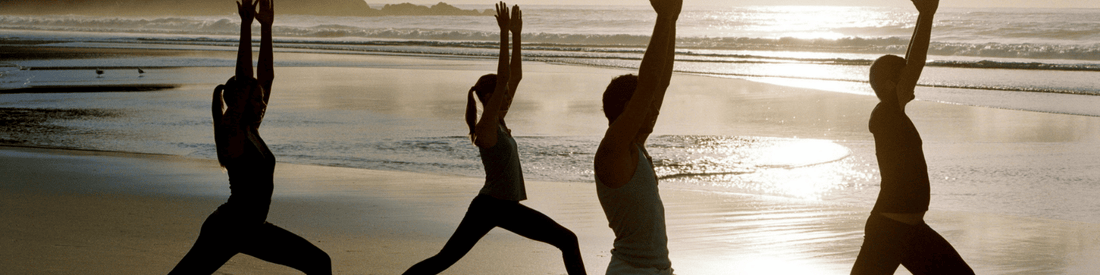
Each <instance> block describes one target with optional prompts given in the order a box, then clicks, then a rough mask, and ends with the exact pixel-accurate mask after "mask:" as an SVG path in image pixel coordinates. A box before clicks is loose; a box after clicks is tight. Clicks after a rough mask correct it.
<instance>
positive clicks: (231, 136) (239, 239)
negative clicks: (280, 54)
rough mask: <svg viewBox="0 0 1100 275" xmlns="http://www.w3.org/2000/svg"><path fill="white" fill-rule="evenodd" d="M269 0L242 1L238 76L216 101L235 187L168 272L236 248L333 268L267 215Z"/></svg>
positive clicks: (306, 268)
mask: <svg viewBox="0 0 1100 275" xmlns="http://www.w3.org/2000/svg"><path fill="white" fill-rule="evenodd" d="M271 2H272V0H259V2H252V3H249V2H245V3H244V4H241V3H239V2H238V3H237V9H238V12H239V13H240V15H241V40H240V48H239V50H238V52H237V70H236V76H234V77H233V78H230V79H229V81H228V82H226V83H225V85H218V87H217V88H216V89H215V90H214V95H213V101H212V105H211V112H212V116H213V119H214V142H215V144H216V146H217V152H218V162H219V163H220V164H221V165H222V167H224V168H225V170H226V172H227V174H229V189H230V192H231V194H230V195H229V201H228V202H226V203H225V204H222V205H221V206H219V207H218V209H217V210H215V211H214V213H213V214H210V216H209V217H208V218H206V221H205V222H203V224H202V229H201V231H200V232H199V238H198V240H196V241H195V244H194V246H192V247H191V250H190V251H188V252H187V255H185V256H184V257H183V259H181V260H180V262H179V263H178V264H176V267H175V268H174V269H172V271H171V272H170V273H169V274H212V273H214V272H215V271H217V270H218V268H220V267H221V266H222V265H223V264H225V262H226V261H229V259H230V258H232V257H233V255H236V254H237V253H244V254H247V255H251V256H253V257H256V258H259V259H261V260H265V261H269V262H272V263H277V264H281V265H286V266H289V267H292V268H295V269H298V270H300V271H303V272H305V273H307V274H332V265H331V262H332V261H331V259H330V258H329V256H328V254H326V253H325V252H324V251H322V250H321V249H320V248H317V247H316V246H314V245H313V244H311V243H310V242H309V241H307V240H305V239H303V238H302V237H299V236H298V235H295V234H294V233H291V232H289V231H287V230H285V229H282V228H279V227H277V226H275V225H272V224H271V223H268V222H266V220H267V212H268V208H269V207H270V205H271V194H272V190H273V188H274V183H273V175H274V172H275V156H274V155H273V154H272V153H271V151H270V150H268V148H267V144H265V143H264V141H263V139H261V138H260V135H259V132H258V129H259V127H260V122H261V121H262V120H263V116H264V112H265V111H266V109H267V101H268V99H269V98H270V95H271V83H272V81H273V80H274V78H275V74H274V70H273V65H272V52H271V51H272V49H271V47H272V46H271V43H272V42H271V23H272V21H274V9H273V7H272V3H271ZM257 4H258V5H259V8H260V11H259V12H256V11H255V10H256V6H257ZM253 18H255V19H256V20H257V21H259V22H260V26H261V41H260V58H259V62H258V72H257V76H258V78H259V79H258V80H257V79H255V78H252V41H251V37H252V34H251V29H252V19H253ZM223 106H224V108H225V110H224V112H223V110H222V108H223Z"/></svg>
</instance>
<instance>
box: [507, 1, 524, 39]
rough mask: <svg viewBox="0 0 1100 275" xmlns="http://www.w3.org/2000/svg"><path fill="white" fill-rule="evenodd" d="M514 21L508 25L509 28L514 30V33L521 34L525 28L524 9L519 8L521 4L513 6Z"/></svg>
mask: <svg viewBox="0 0 1100 275" xmlns="http://www.w3.org/2000/svg"><path fill="white" fill-rule="evenodd" d="M511 20H512V22H511V24H509V25H508V29H509V30H511V31H512V34H513V35H514V34H519V32H520V31H522V30H523V11H520V10H519V5H515V6H512V18H511Z"/></svg>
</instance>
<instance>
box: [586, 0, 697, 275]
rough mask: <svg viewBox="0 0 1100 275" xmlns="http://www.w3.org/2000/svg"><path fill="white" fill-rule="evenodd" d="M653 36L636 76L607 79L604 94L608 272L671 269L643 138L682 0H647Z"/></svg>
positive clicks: (657, 106)
mask: <svg viewBox="0 0 1100 275" xmlns="http://www.w3.org/2000/svg"><path fill="white" fill-rule="evenodd" d="M649 2H650V4H651V5H653V9H654V10H656V11H657V23H656V25H655V26H653V36H652V37H651V38H650V41H649V47H648V48H647V49H646V51H645V56H643V57H642V64H641V66H640V68H639V70H638V75H637V76H634V75H622V76H618V77H616V78H615V79H613V80H611V84H610V85H608V86H607V90H606V91H604V94H603V110H604V115H606V116H607V120H608V123H609V125H610V126H609V127H608V129H607V132H606V133H605V134H604V137H603V140H601V141H600V147H599V149H597V150H596V158H595V172H596V192H597V194H598V195H599V199H600V206H602V207H603V211H604V214H605V215H606V216H607V221H608V226H609V227H611V229H612V230H613V231H615V245H614V249H612V250H611V263H610V264H609V265H608V266H607V274H672V262H671V261H670V260H669V259H668V236H667V235H666V234H665V208H664V204H662V203H661V195H660V193H659V192H658V190H657V176H656V173H655V172H654V170H653V161H652V159H651V158H650V156H649V153H647V152H646V150H645V141H646V139H647V138H648V137H649V134H650V133H652V132H653V125H654V124H655V123H656V122H657V115H658V113H659V112H660V110H661V102H662V101H663V100H664V95H665V90H667V89H668V84H669V81H670V79H671V78H672V64H673V59H674V58H675V56H676V53H675V50H676V20H677V19H678V17H679V16H680V8H681V5H682V4H683V3H682V0H650V1H649Z"/></svg>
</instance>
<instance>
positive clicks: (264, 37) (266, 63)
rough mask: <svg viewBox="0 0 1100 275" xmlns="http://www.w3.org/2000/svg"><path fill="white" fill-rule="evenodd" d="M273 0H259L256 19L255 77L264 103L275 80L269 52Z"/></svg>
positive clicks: (269, 96) (268, 97)
mask: <svg viewBox="0 0 1100 275" xmlns="http://www.w3.org/2000/svg"><path fill="white" fill-rule="evenodd" d="M272 2H274V1H273V0H260V2H259V5H260V11H259V12H257V13H256V21H258V22H260V58H259V60H257V63H256V79H257V80H259V81H260V85H261V86H262V87H263V88H264V103H265V104H266V103H267V100H268V99H270V98H271V82H272V81H274V80H275V68H274V64H273V62H272V56H271V55H272V53H271V51H272V50H271V23H272V22H274V21H275V8H274V5H273V4H272Z"/></svg>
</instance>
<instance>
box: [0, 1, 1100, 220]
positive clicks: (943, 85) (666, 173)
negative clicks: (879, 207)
mask: <svg viewBox="0 0 1100 275" xmlns="http://www.w3.org/2000/svg"><path fill="white" fill-rule="evenodd" d="M463 8H485V7H481V6H464V7H463ZM524 9H525V10H524V11H525V12H524V15H525V18H524V23H525V25H524V39H523V41H524V58H525V60H528V61H541V62H548V63H554V64H564V65H570V66H580V67H604V68H636V67H637V66H638V63H639V62H640V59H641V55H642V53H643V52H644V50H645V43H647V41H648V34H649V32H650V30H651V28H652V24H653V20H654V15H653V13H652V11H651V10H649V9H648V7H602V6H584V7H577V6H529V7H524ZM915 18H916V13H915V12H914V11H912V10H909V9H894V8H867V7H727V8H706V9H704V8H688V9H686V10H685V12H684V13H683V14H682V15H681V19H680V21H679V25H678V45H677V57H676V60H677V63H676V68H675V69H676V70H677V71H678V72H681V73H687V74H696V75H703V76H711V77H726V78H742V79H748V80H752V81H759V82H765V83H773V84H780V85H789V86H799V87H811V88H815V89H823V90H827V91H833V92H842V93H853V94H861V95H870V94H871V91H870V90H869V87H868V85H867V84H866V83H865V79H866V71H867V67H868V66H869V64H870V62H871V61H872V60H874V58H877V57H878V56H881V55H882V54H898V55H903V54H904V51H905V45H906V44H907V40H908V37H909V36H910V34H911V32H912V27H913V22H914V21H915ZM1096 18H1100V9H1091V10H1090V9H1075V10H1034V9H1028V10H1020V9H1000V10H998V9H994V10H989V9H983V10H978V9H951V8H944V9H941V10H940V12H939V14H938V15H937V17H936V23H935V28H934V30H933V36H932V41H933V43H932V45H931V50H930V57H929V64H928V67H927V68H926V69H925V73H924V74H923V76H922V79H921V81H920V87H918V91H917V96H918V99H920V100H924V101H933V102H943V103H950V104H962V105H974V106H987V107H994V108H1002V109H1013V110H1025V111H1034V112H1042V113H1055V114H1068V115H1073V116H1080V117H1082V118H1089V117H1096V116H1100V108H1096V107H1097V106H1100V105H1098V104H1100V97H1098V95H1100V81H1098V79H1100V21H1097V20H1096ZM238 21H239V19H237V18H236V17H235V16H234V15H232V14H227V15H225V16H207V17H163V18H106V17H87V16H15V15H0V43H7V44H18V43H30V42H34V43H39V44H38V45H37V47H43V48H47V49H59V50H58V51H62V52H63V51H64V50H72V49H78V48H112V49H127V50H134V51H140V50H147V49H169V50H180V51H207V54H203V55H155V54H147V55H92V56H89V55H80V56H65V55H58V56H49V57H34V56H30V57H19V58H5V57H0V90H9V91H10V90H14V89H22V88H34V87H48V86H69V87H72V86H83V85H87V84H88V83H90V81H89V79H93V80H94V82H93V83H94V85H104V86H112V85H132V84H142V85H169V86H172V87H175V88H173V89H170V90H167V91H154V92H142V93H80V94H69V93H56V94H55V93H36V94H3V93H0V111H2V112H3V113H4V114H5V116H6V117H5V121H6V125H5V127H4V128H2V129H3V132H0V142H2V143H4V144H16V145H32V146H47V147H63V148H76V149H93V150H112V151H127V152H144V153H163V154H176V155H185V156H192V157H201V158H214V155H213V152H214V149H213V144H212V142H211V140H210V138H209V131H210V129H209V118H208V115H209V114H208V113H207V111H206V110H208V109H207V108H208V106H207V104H209V102H208V101H207V100H208V99H207V96H208V93H209V89H210V88H211V87H212V86H213V85H216V84H217V83H219V82H221V81H222V80H223V78H224V77H225V76H228V75H229V74H231V71H232V66H233V65H234V51H235V50H236V47H235V46H236V43H237V38H236V33H237V31H238V30H239V25H238V23H237V22H238ZM253 27H254V28H255V29H254V30H253V33H254V34H257V35H258V34H259V30H258V25H256V26H253ZM274 32H275V46H276V51H280V52H298V53H306V54H310V53H325V54H329V55H313V56H314V57H316V58H300V59H294V60H276V64H275V65H276V67H278V68H280V70H283V69H284V68H290V69H293V70H294V71H295V72H302V73H304V72H306V71H308V68H315V67H340V68H347V69H348V70H357V69H379V68H398V69H399V68H402V67H404V66H415V65H408V64H377V63H373V61H372V60H370V59H369V58H367V57H369V56H372V55H393V56H408V57H429V58H434V59H431V60H436V61H431V62H430V63H433V65H439V64H437V63H446V64H449V65H448V66H450V65H453V66H457V67H462V66H467V67H468V66H471V65H469V64H467V63H468V62H466V61H468V60H489V59H494V58H495V54H496V50H495V49H494V48H495V47H497V45H496V43H498V42H497V41H496V40H497V39H498V37H499V34H498V32H497V30H496V24H495V22H494V21H493V18H492V17H469V16H431V17H428V16H393V17H364V18H358V17H324V16H296V15H280V16H279V17H278V19H277V23H276V26H275V28H274ZM254 41H256V40H254ZM210 53H214V54H210ZM333 54H335V55H333ZM464 60H466V61H464ZM467 67H463V68H467ZM94 68H100V69H104V70H106V71H107V74H106V75H105V76H102V77H97V76H96V75H94V73H93V72H92V69H94ZM134 68H144V69H145V70H147V71H150V72H158V73H148V74H146V75H136V74H134V73H133V71H134ZM210 68H216V69H217V70H224V71H225V72H226V73H224V74H218V75H217V76H210V77H205V76H206V75H207V74H209V69H210ZM181 75H182V76H184V77H181ZM354 77H355V76H348V78H343V79H351V78H354ZM342 81H349V82H354V81H364V80H358V79H356V80H354V81H353V80H342ZM279 85H285V84H281V83H280V84H279ZM340 85H344V86H339V85H336V84H334V86H331V87H327V88H326V87H321V88H318V89H317V90H316V91H311V92H308V96H310V97H316V98H339V99H346V100H347V102H342V104H328V105H326V104H320V105H316V106H315V105H304V104H303V103H298V101H294V100H290V101H292V102H293V103H286V102H274V103H273V105H272V106H271V108H272V110H275V109H278V110H280V111H278V112H275V111H272V112H269V114H268V116H269V117H268V118H267V119H266V120H265V128H264V137H265V139H267V140H268V142H269V144H271V146H272V150H273V151H275V152H276V154H278V156H279V157H280V160H281V161H288V162H294V163H306V164H319V165H332V166H344V167H358V168H369V169H387V170H402V171H414V172H426V173H440V174H452V175H464V176H473V177H478V176H481V175H482V174H483V172H482V170H481V169H482V168H481V164H480V161H479V159H478V156H477V152H476V150H472V149H471V147H470V145H469V141H468V138H467V137H466V136H465V135H463V134H464V133H465V130H463V128H464V127H465V126H464V125H463V124H461V123H460V122H457V120H456V121H450V120H447V121H440V120H439V119H438V118H439V117H446V116H429V117H423V116H420V115H417V114H416V113H417V112H416V110H420V109H418V108H421V109H422V108H425V107H430V108H437V109H438V110H440V111H441V112H442V111H448V110H450V111H454V113H459V112H461V111H460V110H459V109H460V107H462V106H464V105H463V104H464V102H462V101H461V100H463V98H457V99H439V100H438V102H436V101H430V100H424V99H405V100H396V101H395V102H384V104H383V103H379V102H376V101H377V100H375V101H371V100H365V99H358V97H363V95H356V94H351V93H352V92H348V91H346V90H347V87H356V86H357V85H356V84H355V83H343V84H340ZM364 85H366V84H364ZM0 92H2V91H0ZM375 93H379V94H380V95H371V96H377V97H380V98H389V99H392V98H402V96H400V95H387V94H385V91H375ZM298 96H299V97H302V98H305V97H307V96H306V95H298ZM424 96H432V95H430V94H429V95H424ZM576 96H577V97H581V96H589V95H587V94H585V95H576ZM303 100H304V99H303ZM545 100H551V99H550V98H546V99H545ZM356 104H359V105H356ZM593 104H595V103H593ZM349 105H355V106H351V107H349ZM730 107H731V108H733V107H736V106H730ZM451 109H454V110H451ZM584 110H587V111H585V112H582V113H583V115H584V116H585V118H594V119H599V116H600V115H599V114H598V107H591V106H590V108H587V109H584ZM970 115H971V116H977V115H973V114H970ZM972 120H979V118H972ZM522 123H523V122H518V123H517V124H520V125H522ZM528 125H531V126H534V125H535V123H528ZM1085 125H1089V126H1090V127H1091V126H1094V125H1093V124H1088V123H1085ZM383 129H384V130H383ZM1090 129H1091V128H1090ZM1091 131H1092V132H1089V131H1084V132H1086V133H1094V132H1095V129H1092V130H1091ZM1085 139H1088V140H1093V139H1091V138H1085ZM517 140H518V142H519V143H520V144H522V146H520V150H521V151H520V154H521V155H522V156H523V158H524V165H525V166H524V171H525V174H526V176H527V177H528V178H529V179H533V180H549V181H579V182H591V181H592V171H591V163H592V152H594V151H595V147H596V145H597V144H598V142H599V135H598V133H593V132H591V131H559V132H553V131H551V130H547V131H542V132H540V134H539V135H524V134H523V133H520V134H519V135H518V136H517ZM1022 144H1023V145H1019V146H1010V147H1007V148H1003V150H1000V149H999V147H998V146H1005V145H1003V144H1001V143H980V144H973V145H957V144H955V145H939V144H929V145H926V148H929V147H931V148H937V149H948V150H961V151H965V150H971V149H973V148H987V149H988V148H993V149H989V150H991V151H998V150H999V151H1003V152H1005V153H1004V154H1005V155H1004V157H1005V158H1006V159H1012V157H1013V156H1014V155H1013V154H1014V153H1016V154H1017V155H1027V154H1034V152H1036V151H1042V152H1046V151H1049V152H1050V154H1049V155H1046V157H1048V158H1047V159H1044V160H1049V159H1057V158H1059V156H1061V155H1066V156H1068V157H1070V158H1074V160H1073V161H1074V162H1075V163H1078V164H1080V165H1079V166H1066V165H1062V164H1059V163H1061V162H1047V163H1046V164H1045V165H1043V164H1027V163H1013V164H1012V165H1010V166H1006V167H998V166H995V165H987V164H982V165H973V166H951V167H945V169H944V170H941V171H934V172H933V173H932V176H933V177H934V178H935V179H934V180H933V181H934V182H937V181H946V182H950V183H952V185H950V186H951V187H944V188H940V187H938V186H934V187H933V188H934V189H935V190H934V191H935V192H937V193H936V194H933V197H934V198H947V199H944V200H943V201H936V202H934V203H937V204H939V205H938V206H947V207H948V208H949V209H955V210H961V211H974V212H992V213H1002V214H1011V215H1022V216H1037V217H1045V218H1057V219H1070V220H1081V221H1093V222H1096V221H1100V215H1096V214H1092V213H1090V212H1091V211H1088V209H1095V207H1097V206H1095V205H1092V204H1088V203H1087V202H1085V201H1091V200H1090V199H1089V198H1091V197H1093V195H1100V186H1094V185H1097V184H1096V183H1097V181H1098V180H1100V175H1097V174H1096V173H1091V172H1087V171H1091V170H1097V169H1093V166H1090V165H1094V164H1096V162H1095V161H1092V160H1091V159H1089V158H1082V157H1081V155H1080V153H1079V152H1081V151H1082V150H1092V149H1089V147H1088V146H1087V145H1081V144H1078V143H1073V142H1069V143H1059V142H1050V141H1049V140H1046V139H1036V140H1027V141H1026V142H1025V143H1022ZM650 148H651V150H650V152H651V153H652V154H653V155H654V157H655V161H656V164H657V170H658V174H659V176H660V177H661V178H662V179H663V182H668V183H669V184H674V185H676V186H679V187H682V188H689V189H696V190H701V191H704V192H725V193H736V194H750V195H763V196H779V197H788V198H793V199H799V200H808V201H827V202H838V203H852V204H857V205H866V206H869V205H870V204H871V203H873V202H874V197H875V195H876V192H877V180H878V175H877V170H876V169H877V168H876V167H875V166H874V162H873V159H874V156H873V144H870V143H868V142H867V141H866V140H862V141H861V140H849V139H846V138H840V139H836V140H830V139H807V138H797V137H791V136H771V137H769V136H738V135H735V134H732V133H729V132H728V131H717V130H716V131H715V132H713V133H706V134H691V135H685V134H677V133H669V134H667V135H659V136H655V137H653V138H651V142H650ZM1021 148H1024V149H1021ZM977 152H988V151H980V150H979V151H977ZM1075 152H1077V154H1074V153H1075ZM989 158H992V156H986V158H984V159H983V158H980V157H978V158H977V159H976V160H967V161H960V163H980V162H983V161H986V160H988V159H989ZM1037 161H1043V160H1037ZM1008 167H1010V168H1008ZM1067 174H1068V175H1069V176H1068V177H1063V176H1060V175H1067ZM960 178H962V179H961V180H960ZM1066 186H1070V188H1066ZM936 188H939V189H936ZM988 190H997V191H996V192H993V193H997V195H996V196H995V197H993V198H988V197H982V198H975V197H973V194H975V193H979V192H985V191H988ZM1036 190H1041V192H1036ZM1051 196H1065V199H1064V200H1065V201H1068V202H1069V203H1067V204H1065V205H1061V206H1052V207H1051V208H1050V209H1047V208H1043V207H1037V206H1036V205H1042V204H1044V203H1048V199H1049V198H1050V197H1051ZM975 201H980V203H976V204H973V205H972V204H971V202H975ZM1005 201H1008V202H1018V205H1013V203H1005ZM936 207H937V206H933V208H936Z"/></svg>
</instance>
